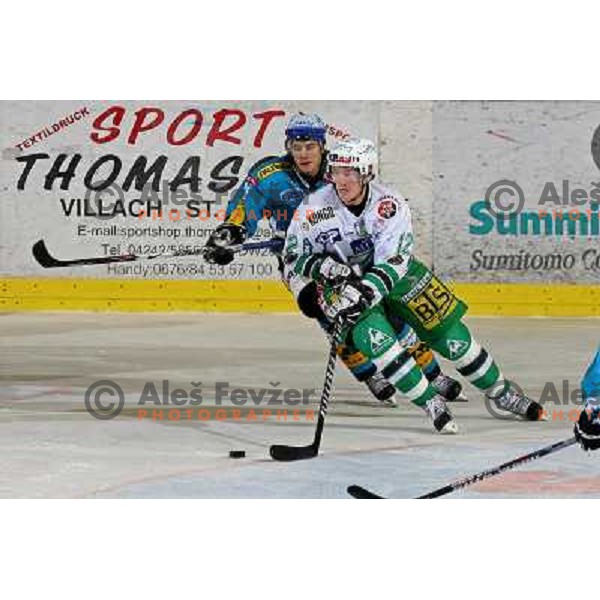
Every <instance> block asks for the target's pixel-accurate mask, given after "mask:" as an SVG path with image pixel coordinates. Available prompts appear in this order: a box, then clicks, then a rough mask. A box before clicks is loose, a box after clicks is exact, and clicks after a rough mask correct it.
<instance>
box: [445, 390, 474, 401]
mask: <svg viewBox="0 0 600 600" xmlns="http://www.w3.org/2000/svg"><path fill="white" fill-rule="evenodd" d="M445 400H446V402H468V401H469V399H468V398H467V397H466V396H465V395H464V394H463V393H462V392H461V393H460V394H459V395H458V396H456V398H452V400H450V399H449V398H446V399H445Z"/></svg>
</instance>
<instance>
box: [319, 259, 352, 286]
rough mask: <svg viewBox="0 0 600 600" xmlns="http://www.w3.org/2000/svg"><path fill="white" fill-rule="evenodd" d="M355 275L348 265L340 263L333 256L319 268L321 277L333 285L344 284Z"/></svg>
mask: <svg viewBox="0 0 600 600" xmlns="http://www.w3.org/2000/svg"><path fill="white" fill-rule="evenodd" d="M353 275H354V272H353V271H352V269H351V268H350V267H349V266H348V265H344V264H342V263H340V262H338V261H337V260H335V258H331V256H328V257H327V258H325V260H324V261H323V262H322V263H321V267H320V268H319V276H320V277H321V278H322V279H324V280H325V281H326V282H327V283H329V284H331V285H339V284H341V283H344V282H345V281H347V280H348V279H349V278H350V277H352V276H353Z"/></svg>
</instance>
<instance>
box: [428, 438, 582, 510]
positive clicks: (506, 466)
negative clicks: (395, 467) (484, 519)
mask: <svg viewBox="0 0 600 600" xmlns="http://www.w3.org/2000/svg"><path fill="white" fill-rule="evenodd" d="M576 442H577V440H576V439H575V437H572V438H569V439H567V440H562V441H560V442H555V443H554V444H550V446H545V447H544V448H540V449H539V450H535V451H534V452H530V453H529V454H524V455H523V456H519V457H518V458H515V459H513V460H509V461H508V462H505V463H503V464H501V465H499V466H498V467H494V468H492V469H486V470H485V471H481V473H477V474H476V475H471V476H470V477H465V478H464V479H459V480H458V481H455V482H454V483H450V484H449V485H445V486H444V487H441V488H439V489H437V490H434V491H433V492H429V493H428V494H424V495H423V496H418V499H419V500H421V499H431V498H439V497H440V496H445V495H446V494H450V493H451V492H454V491H456V490H460V489H461V488H464V487H467V486H468V485H472V484H473V483H477V482H479V481H483V480H484V479H488V478H489V477H494V476H495V475H500V474H501V473H504V472H505V471H509V470H510V469H514V468H515V467H517V466H519V465H522V464H524V463H527V462H530V461H532V460H536V459H538V458H542V457H544V456H548V455H549V454H552V453H554V452H558V451H559V450H562V449H563V448H567V447H569V446H572V445H573V444H575V443H576Z"/></svg>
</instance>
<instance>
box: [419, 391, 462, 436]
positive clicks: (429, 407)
mask: <svg viewBox="0 0 600 600" xmlns="http://www.w3.org/2000/svg"><path fill="white" fill-rule="evenodd" d="M423 410H424V411H425V412H426V413H427V414H428V415H429V417H430V418H431V420H432V421H433V426H434V427H435V429H436V431H439V432H440V433H441V434H444V435H452V434H455V433H458V425H457V424H456V422H455V421H454V419H453V417H452V413H451V412H450V410H449V409H448V407H447V406H446V401H445V400H444V399H443V398H442V397H441V396H439V395H437V396H434V397H433V398H431V400H428V401H427V402H426V403H425V406H423Z"/></svg>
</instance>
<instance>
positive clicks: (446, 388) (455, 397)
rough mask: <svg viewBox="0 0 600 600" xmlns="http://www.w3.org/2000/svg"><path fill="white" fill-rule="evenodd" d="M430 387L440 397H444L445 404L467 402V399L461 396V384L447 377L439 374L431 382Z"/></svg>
mask: <svg viewBox="0 0 600 600" xmlns="http://www.w3.org/2000/svg"><path fill="white" fill-rule="evenodd" d="M431 385H432V386H433V387H434V388H435V391H436V392H437V393H438V394H440V396H443V397H444V399H445V400H446V402H467V397H466V396H465V395H464V394H463V387H462V385H461V383H460V382H459V381H456V379H452V377H449V376H448V375H444V374H443V373H440V374H439V375H438V376H437V377H436V378H435V379H434V380H433V381H432V382H431Z"/></svg>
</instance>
